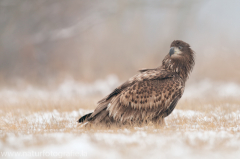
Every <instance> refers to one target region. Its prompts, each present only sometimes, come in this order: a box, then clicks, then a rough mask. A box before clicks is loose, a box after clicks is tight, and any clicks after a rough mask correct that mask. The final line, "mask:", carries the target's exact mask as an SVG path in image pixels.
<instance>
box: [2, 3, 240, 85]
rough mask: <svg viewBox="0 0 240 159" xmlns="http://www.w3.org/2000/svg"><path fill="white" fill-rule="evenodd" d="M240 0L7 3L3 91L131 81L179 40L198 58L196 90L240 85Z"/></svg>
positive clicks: (4, 8)
mask: <svg viewBox="0 0 240 159" xmlns="http://www.w3.org/2000/svg"><path fill="white" fill-rule="evenodd" d="M239 8H240V1H238V0H231V1H228V2H226V1H224V0H172V1H169V0H91V1H86V0H34V1H33V0H1V1H0V86H1V87H15V86H17V85H19V84H21V83H23V82H26V83H28V84H31V85H36V86H40V87H48V86H54V85H58V84H59V83H62V82H63V81H64V80H65V79H66V78H72V79H74V80H76V81H83V82H92V81H95V80H96V79H103V78H106V77H107V76H108V75H109V74H114V75H116V76H117V77H118V78H119V80H120V81H122V82H123V81H125V80H127V79H128V78H129V77H131V76H133V75H134V74H136V72H137V70H139V69H141V68H154V67H157V66H159V65H161V62H162V59H163V58H164V56H165V55H166V54H167V53H168V52H169V46H170V44H171V42H172V41H173V40H177V39H180V40H183V41H186V42H188V43H189V44H190V45H191V47H192V49H193V50H194V51H195V52H196V65H195V68H194V70H193V73H192V74H191V76H190V80H189V83H194V82H198V81H201V80H204V79H210V80H213V81H220V82H229V81H231V82H236V83H238V82H240V62H239V60H240V53H239V41H240V29H239V28H240V19H239V15H240V9H239Z"/></svg>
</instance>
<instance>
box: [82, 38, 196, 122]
mask: <svg viewBox="0 0 240 159" xmlns="http://www.w3.org/2000/svg"><path fill="white" fill-rule="evenodd" d="M170 47H171V49H170V51H169V54H167V55H166V57H165V58H164V60H163V62H162V66H160V67H157V68H155V69H143V70H140V71H139V73H138V74H137V75H135V76H133V77H132V78H130V79H129V80H128V81H126V82H125V83H123V84H122V85H121V86H119V87H117V88H116V89H115V90H114V91H113V92H112V93H110V94H109V95H108V96H106V97H105V98H103V99H102V100H100V101H99V102H98V106H97V108H96V109H95V110H94V112H93V113H89V114H87V115H85V116H83V117H81V118H80V119H79V122H80V123H81V122H86V121H87V122H88V123H91V124H100V125H101V124H107V125H112V124H116V125H125V124H131V125H133V124H138V125H139V124H140V125H141V124H143V123H147V122H153V123H162V122H163V118H165V117H167V116H168V115H169V114H170V113H171V112H172V111H173V109H174V108H175V106H176V105H177V102H178V101H179V99H180V98H181V97H182V94H183V91H184V88H185V82H186V80H187V79H188V76H189V74H190V72H191V71H192V69H193V66H194V52H193V50H192V49H191V48H190V45H189V44H187V43H186V42H184V41H181V40H175V41H173V42H172V44H171V46H170Z"/></svg>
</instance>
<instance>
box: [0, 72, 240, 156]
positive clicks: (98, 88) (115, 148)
mask: <svg viewBox="0 0 240 159" xmlns="http://www.w3.org/2000/svg"><path fill="white" fill-rule="evenodd" d="M119 83H120V82H119V80H118V78H117V77H116V76H114V75H111V76H109V77H107V78H106V79H105V80H99V81H96V82H95V83H93V84H86V83H78V82H76V81H74V80H67V81H66V82H64V83H63V84H62V85H60V86H59V88H57V89H52V90H46V89H36V88H34V87H28V88H27V89H18V90H13V89H4V90H0V101H1V103H2V104H1V106H0V107H1V110H0V153H1V154H0V155H1V156H2V157H3V158H147V157H148V158H167V159H171V158H177V157H180V158H189V159H192V158H220V159H221V158H230V159H231V158H239V157H240V126H239V125H240V110H239V108H240V101H239V99H238V96H239V95H240V86H239V85H238V84H235V83H220V82H213V81H210V80H204V81H202V82H199V83H196V84H193V85H189V86H188V87H187V88H186V90H185V93H184V96H183V99H182V100H181V101H180V102H179V104H178V106H177V108H176V109H175V110H174V111H173V113H172V114H171V115H170V116H169V117H168V118H167V119H166V125H165V126H164V127H160V128H159V127H155V126H154V125H149V126H145V127H141V128H139V127H135V128H131V129H129V128H123V129H111V130H108V129H100V130H99V129H94V128H93V129H85V128H83V127H81V126H80V125H79V124H77V122H76V121H77V119H78V118H79V117H80V116H81V115H83V114H85V113H88V112H91V111H92V110H93V109H94V107H95V105H94V103H95V102H96V101H95V100H99V98H97V99H95V98H92V97H93V96H104V95H106V94H107V93H109V92H110V91H111V90H112V89H114V88H115V87H116V86H117V85H118V84H119ZM213 94H214V95H213ZM210 96H211V97H212V96H214V98H215V100H213V101H212V100H202V99H208V98H209V97H210ZM76 98H78V99H79V100H76ZM88 98H89V100H88ZM93 99H94V102H92V103H90V104H89V102H88V101H92V100H93Z"/></svg>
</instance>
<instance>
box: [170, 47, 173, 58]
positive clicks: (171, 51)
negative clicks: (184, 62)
mask: <svg viewBox="0 0 240 159" xmlns="http://www.w3.org/2000/svg"><path fill="white" fill-rule="evenodd" d="M173 54H174V47H171V48H170V51H169V55H170V56H172V55H173Z"/></svg>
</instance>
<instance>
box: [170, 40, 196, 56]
mask: <svg viewBox="0 0 240 159" xmlns="http://www.w3.org/2000/svg"><path fill="white" fill-rule="evenodd" d="M170 47H171V48H170V51H169V55H170V57H172V58H177V57H181V56H187V54H191V53H192V50H191V48H190V45H189V44H188V43H186V42H184V41H182V40H174V41H173V42H172V43H171V46H170Z"/></svg>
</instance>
